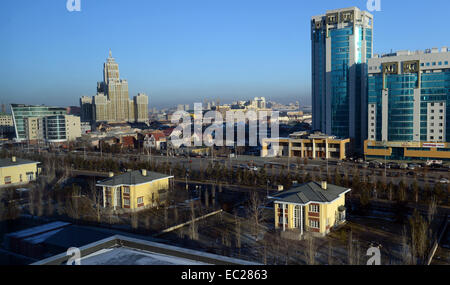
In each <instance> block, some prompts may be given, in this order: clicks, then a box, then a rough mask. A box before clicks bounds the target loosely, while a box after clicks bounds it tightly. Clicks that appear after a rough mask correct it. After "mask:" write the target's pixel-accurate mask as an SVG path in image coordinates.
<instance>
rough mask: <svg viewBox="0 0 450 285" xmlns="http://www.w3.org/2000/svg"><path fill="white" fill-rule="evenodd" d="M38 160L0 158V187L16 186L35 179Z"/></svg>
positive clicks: (37, 172) (37, 171)
mask: <svg viewBox="0 0 450 285" xmlns="http://www.w3.org/2000/svg"><path fill="white" fill-rule="evenodd" d="M38 164H39V162H36V161H30V160H25V159H20V158H16V157H15V156H13V157H11V158H6V159H0V187H9V186H18V185H23V184H28V183H30V182H32V181H35V180H36V178H37V176H38V174H39V169H38Z"/></svg>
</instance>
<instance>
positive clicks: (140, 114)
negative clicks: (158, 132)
mask: <svg viewBox="0 0 450 285" xmlns="http://www.w3.org/2000/svg"><path fill="white" fill-rule="evenodd" d="M133 101H134V106H135V109H134V115H135V121H136V122H138V123H146V122H148V96H147V95H145V94H143V93H139V94H138V95H137V96H134V98H133Z"/></svg>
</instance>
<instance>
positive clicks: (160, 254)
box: [32, 235, 259, 265]
mask: <svg viewBox="0 0 450 285" xmlns="http://www.w3.org/2000/svg"><path fill="white" fill-rule="evenodd" d="M80 254H81V258H80V264H81V265H259V264H258V263H256V262H250V261H245V260H241V259H236V258H231V257H226V256H220V255H216V254H211V253H206V252H201V251H197V250H191V249H185V248H181V247H176V246H171V245H166V244H162V243H157V242H151V241H147V240H141V239H135V238H130V237H125V236H121V235H115V236H112V237H109V238H105V239H103V240H100V241H98V242H95V243H91V244H88V245H86V246H83V247H81V248H80ZM69 258H71V256H68V255H67V254H66V253H62V254H58V255H56V256H53V257H50V258H46V259H44V260H41V261H38V262H36V263H33V264H32V265H65V264H66V263H67V261H68V260H69Z"/></svg>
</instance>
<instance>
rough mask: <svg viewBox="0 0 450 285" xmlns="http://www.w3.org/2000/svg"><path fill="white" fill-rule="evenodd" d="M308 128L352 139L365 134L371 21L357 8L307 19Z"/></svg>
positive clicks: (359, 140)
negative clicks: (310, 108)
mask: <svg viewBox="0 0 450 285" xmlns="http://www.w3.org/2000/svg"><path fill="white" fill-rule="evenodd" d="M311 43H312V103H313V127H312V128H313V129H314V130H320V131H322V132H324V133H326V134H329V135H333V136H337V137H339V138H352V139H354V142H355V147H356V148H357V149H358V148H361V147H362V143H363V140H364V139H365V137H366V135H367V116H366V114H367V99H366V96H365V90H366V80H365V78H366V75H367V68H366V67H367V61H368V60H369V59H370V58H371V57H372V48H373V16H372V15H371V14H370V13H368V12H365V11H361V10H359V9H358V8H356V7H353V8H347V9H338V10H331V11H327V13H326V14H325V15H320V16H314V17H312V19H311Z"/></svg>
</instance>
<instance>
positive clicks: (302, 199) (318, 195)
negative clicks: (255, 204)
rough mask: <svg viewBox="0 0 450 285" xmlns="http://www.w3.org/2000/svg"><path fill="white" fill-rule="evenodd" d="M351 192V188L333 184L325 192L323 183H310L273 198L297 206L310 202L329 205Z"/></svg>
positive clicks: (275, 195) (328, 185)
mask: <svg viewBox="0 0 450 285" xmlns="http://www.w3.org/2000/svg"><path fill="white" fill-rule="evenodd" d="M349 191H350V189H349V188H344V187H340V186H336V185H332V184H327V185H326V190H325V189H323V188H322V184H321V183H318V182H309V183H305V184H302V185H300V186H298V187H295V188H293V189H290V190H286V191H282V192H279V193H277V194H274V195H272V196H271V198H273V199H274V200H277V201H283V202H287V203H297V204H307V203H309V202H319V203H327V202H332V201H334V200H336V199H337V198H339V196H340V195H342V194H344V193H346V192H349Z"/></svg>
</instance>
